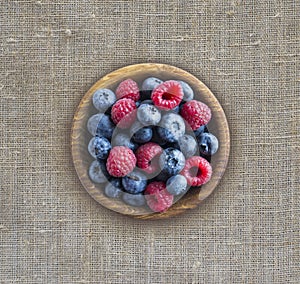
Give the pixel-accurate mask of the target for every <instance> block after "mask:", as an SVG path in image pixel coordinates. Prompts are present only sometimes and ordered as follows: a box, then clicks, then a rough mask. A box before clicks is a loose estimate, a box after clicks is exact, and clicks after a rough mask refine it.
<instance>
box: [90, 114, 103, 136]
mask: <svg viewBox="0 0 300 284" xmlns="http://www.w3.org/2000/svg"><path fill="white" fill-rule="evenodd" d="M103 115H104V114H103V113H97V114H94V115H92V116H91V117H90V118H89V120H88V122H87V129H88V131H89V132H90V133H91V134H92V135H93V136H95V135H96V132H97V128H98V124H99V121H100V120H101V118H102V117H103Z"/></svg>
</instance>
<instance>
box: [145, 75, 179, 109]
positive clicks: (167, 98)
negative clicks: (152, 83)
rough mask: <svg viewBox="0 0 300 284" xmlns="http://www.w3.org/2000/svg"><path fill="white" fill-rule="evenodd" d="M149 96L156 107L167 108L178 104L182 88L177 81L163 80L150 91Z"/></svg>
mask: <svg viewBox="0 0 300 284" xmlns="http://www.w3.org/2000/svg"><path fill="white" fill-rule="evenodd" d="M151 98H152V100H153V103H154V104H155V105H156V106H157V107H158V108H160V109H162V110H169V109H172V108H174V107H176V106H178V105H179V104H180V102H181V100H182V98H183V89H182V86H181V85H180V83H179V82H177V81H174V80H169V81H165V82H163V83H161V84H159V85H158V86H157V87H156V88H155V89H154V90H153V91H152V94H151Z"/></svg>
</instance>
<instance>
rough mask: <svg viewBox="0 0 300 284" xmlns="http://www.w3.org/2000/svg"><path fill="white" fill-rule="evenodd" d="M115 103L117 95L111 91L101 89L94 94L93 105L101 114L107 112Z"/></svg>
mask: <svg viewBox="0 0 300 284" xmlns="http://www.w3.org/2000/svg"><path fill="white" fill-rule="evenodd" d="M115 101H116V95H115V93H114V92H113V91H112V90H109V89H99V90H97V91H96V92H95V93H94V94H93V105H94V107H95V108H96V109H97V110H99V111H101V112H105V111H106V110H107V109H108V108H110V107H111V106H112V105H113V104H114V103H115Z"/></svg>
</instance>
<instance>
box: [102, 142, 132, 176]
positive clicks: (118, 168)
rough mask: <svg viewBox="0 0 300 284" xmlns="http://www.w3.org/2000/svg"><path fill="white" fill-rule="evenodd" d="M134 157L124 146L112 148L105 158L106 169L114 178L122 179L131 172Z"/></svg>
mask: <svg viewBox="0 0 300 284" xmlns="http://www.w3.org/2000/svg"><path fill="white" fill-rule="evenodd" d="M135 164H136V157H135V155H134V153H133V152H132V150H130V149H129V148H127V147H124V146H115V147H113V148H112V149H111V150H110V152H109V156H108V158H107V162H106V168H107V171H108V173H109V174H110V175H111V176H114V177H124V176H126V175H128V174H129V173H130V172H132V171H133V169H134V167H135Z"/></svg>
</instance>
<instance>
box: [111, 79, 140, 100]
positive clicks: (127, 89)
mask: <svg viewBox="0 0 300 284" xmlns="http://www.w3.org/2000/svg"><path fill="white" fill-rule="evenodd" d="M116 95H117V99H121V98H129V99H132V100H134V101H138V100H139V99H140V90H139V86H138V84H137V83H136V82H135V81H133V80H132V79H127V80H125V81H122V82H121V83H120V84H119V86H118V87H117V89H116Z"/></svg>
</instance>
